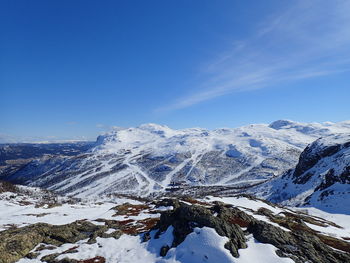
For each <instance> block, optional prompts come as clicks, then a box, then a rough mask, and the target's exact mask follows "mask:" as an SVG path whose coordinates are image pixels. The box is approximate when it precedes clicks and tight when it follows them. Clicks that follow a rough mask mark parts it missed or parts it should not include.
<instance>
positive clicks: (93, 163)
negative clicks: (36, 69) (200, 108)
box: [0, 120, 350, 263]
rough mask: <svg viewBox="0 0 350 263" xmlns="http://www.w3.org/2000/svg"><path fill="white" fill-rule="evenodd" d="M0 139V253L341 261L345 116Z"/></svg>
mask: <svg viewBox="0 0 350 263" xmlns="http://www.w3.org/2000/svg"><path fill="white" fill-rule="evenodd" d="M1 147H2V148H1V151H0V154H1V156H7V157H6V158H7V159H6V160H5V159H4V158H2V159H1V160H0V161H1V166H0V180H3V182H1V181H0V263H14V262H18V263H41V262H47V263H117V262H133V263H138V262H143V263H148V262H149V263H153V262H157V263H166V262H172V263H197V262H198V263H199V262H212V263H221V262H222V263H226V262H234V263H274V262H282V263H284V262H285V263H287V262H296V263H305V262H313V263H316V262H317V263H319V262H321V263H323V262H324V263H334V262H350V121H344V122H339V123H330V122H327V123H299V122H294V121H289V120H279V121H275V122H273V123H271V124H253V125H248V126H244V127H240V128H223V129H216V130H206V129H201V128H191V129H183V130H173V129H170V128H169V127H167V126H161V125H156V124H145V125H141V126H139V127H135V128H125V129H121V128H119V129H115V130H112V131H111V132H109V133H106V134H104V135H101V136H99V137H98V138H97V141H96V142H95V143H87V144H84V145H80V146H79V147H77V146H74V147H75V148H74V150H71V151H70V150H69V149H73V148H71V147H73V146H69V147H68V146H64V147H68V148H65V151H67V152H69V154H65V153H64V151H62V150H60V151H59V154H52V153H51V152H49V153H50V154H47V149H46V150H45V151H46V152H45V151H43V154H42V155H40V154H39V153H38V152H40V151H39V150H38V149H41V148H40V147H41V146H37V145H35V149H36V155H35V156H33V157H32V158H31V157H30V156H26V159H25V158H19V157H18V156H20V154H19V153H18V152H20V151H21V150H22V148H21V147H24V146H23V145H19V146H9V145H5V146H1ZM11 147H12V148H11ZM16 147H17V148H16ZM26 147H27V146H26ZM28 147H29V146H28ZM38 147H39V148H38ZM50 147H56V146H50ZM16 149H17V150H16ZM18 149H19V150H18ZM50 149H51V148H50ZM11 153H12V155H11ZM16 156H17V157H16ZM16 158H17V159H16ZM10 182H11V183H10ZM12 183H14V184H15V185H13V184H12ZM18 184H20V185H18Z"/></svg>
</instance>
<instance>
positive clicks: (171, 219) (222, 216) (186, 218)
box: [144, 200, 350, 263]
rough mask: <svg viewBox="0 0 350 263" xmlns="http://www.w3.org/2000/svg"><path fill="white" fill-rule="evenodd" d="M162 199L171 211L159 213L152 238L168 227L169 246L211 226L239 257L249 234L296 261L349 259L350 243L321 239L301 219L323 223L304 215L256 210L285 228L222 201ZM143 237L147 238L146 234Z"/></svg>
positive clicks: (330, 262) (331, 262)
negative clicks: (172, 236) (170, 228)
mask: <svg viewBox="0 0 350 263" xmlns="http://www.w3.org/2000/svg"><path fill="white" fill-rule="evenodd" d="M162 202H163V203H165V204H167V205H172V206H173V207H174V210H172V211H166V212H164V213H162V215H161V217H160V221H159V222H158V224H157V225H156V226H155V227H154V229H158V232H157V233H156V235H155V238H157V237H158V236H159V235H160V234H162V233H163V232H165V231H166V230H167V229H168V227H169V226H172V227H173V229H174V230H173V235H174V240H173V243H172V245H171V247H176V246H178V245H179V244H181V243H182V242H183V241H184V240H185V238H186V236H187V235H188V234H189V233H191V232H192V231H193V229H194V228H195V227H211V228H214V229H215V230H216V232H217V233H218V234H219V235H221V236H226V237H228V238H229V241H228V243H226V245H225V248H226V249H228V250H229V251H230V252H231V254H232V255H233V256H234V257H239V249H242V248H246V236H247V235H249V234H252V235H253V236H254V238H255V239H256V240H257V241H259V242H261V243H268V244H272V245H274V246H275V247H277V248H278V250H277V252H276V253H277V254H278V256H280V257H289V258H292V259H293V260H294V261H295V262H297V263H304V262H313V263H336V262H339V263H343V262H350V254H349V253H350V245H349V244H348V243H347V242H345V241H342V240H338V239H336V238H333V240H332V241H331V240H330V239H332V237H327V238H325V236H323V235H321V234H318V233H317V231H314V230H312V229H311V228H309V227H308V226H307V225H306V224H305V223H304V220H305V221H308V222H312V220H313V221H314V222H313V223H315V224H325V223H324V222H321V221H318V220H315V219H312V218H309V217H307V216H306V215H300V216H299V215H297V214H292V213H290V214H288V213H287V214H285V215H284V216H276V215H274V214H273V213H272V212H271V211H270V210H268V209H260V210H259V211H258V214H261V215H265V216H267V217H268V218H269V219H270V220H271V221H272V222H274V223H277V224H279V225H281V226H282V227H285V228H288V229H289V230H290V231H286V230H284V229H283V228H282V227H278V226H274V225H272V224H269V223H266V222H264V221H261V220H257V219H255V218H254V217H253V216H252V215H248V214H247V213H245V212H244V211H242V210H240V209H238V208H236V207H233V206H231V205H226V204H224V203H218V202H217V203H215V204H214V205H211V206H210V205H205V204H193V205H189V204H186V203H183V202H179V201H176V200H163V201H162ZM144 237H145V241H147V240H148V238H149V234H146V235H145V236H144ZM171 247H169V246H166V247H162V248H161V251H160V255H162V256H165V255H166V254H167V252H168V250H169V249H170V248H171ZM335 249H338V251H337V250H335ZM348 250H349V251H348ZM342 251H343V252H342Z"/></svg>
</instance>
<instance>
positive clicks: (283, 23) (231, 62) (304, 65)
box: [156, 0, 350, 112]
mask: <svg viewBox="0 0 350 263" xmlns="http://www.w3.org/2000/svg"><path fill="white" fill-rule="evenodd" d="M349 14H350V1H347V0H332V1H322V0H300V1H291V2H289V6H287V7H286V8H285V10H280V11H279V12H278V14H276V15H271V16H270V17H269V18H268V19H266V20H265V21H262V22H261V23H259V24H258V25H257V26H256V31H255V33H254V34H253V35H252V36H251V37H250V38H249V39H241V40H237V39H236V40H235V41H234V42H233V44H232V46H231V48H229V49H228V50H225V51H223V52H221V54H220V55H219V56H218V57H217V58H216V59H214V60H213V61H212V62H210V63H208V64H207V65H206V66H205V67H204V69H203V72H202V75H203V78H202V81H201V83H199V85H198V87H195V90H196V91H193V93H191V94H187V95H184V96H183V97H179V98H178V99H177V100H176V101H174V102H173V103H170V104H169V105H168V106H165V107H162V108H158V109H157V110H156V111H158V112H159V111H161V112H162V111H169V110H176V109H181V108H186V107H189V106H192V105H194V104H198V103H200V102H203V101H207V100H210V99H213V98H216V97H219V96H224V95H227V94H230V93H234V92H242V91H249V90H253V89H261V88H266V87H270V86H272V85H276V84H280V83H283V82H286V81H296V80H301V79H308V78H315V77H320V76H325V75H331V74H335V73H339V72H344V71H349V70H350V16H349Z"/></svg>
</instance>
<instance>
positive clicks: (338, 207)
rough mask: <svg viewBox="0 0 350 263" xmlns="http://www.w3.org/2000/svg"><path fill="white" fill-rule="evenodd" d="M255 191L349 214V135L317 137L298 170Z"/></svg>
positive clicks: (264, 195)
mask: <svg viewBox="0 0 350 263" xmlns="http://www.w3.org/2000/svg"><path fill="white" fill-rule="evenodd" d="M255 191H256V192H258V193H260V196H261V197H265V198H268V199H269V200H270V201H273V202H282V203H283V204H287V205H293V206H295V205H303V206H312V207H316V208H319V209H322V210H325V211H328V212H333V213H346V214H349V213H350V206H349V200H350V134H338V135H331V136H327V137H324V138H321V139H318V140H316V141H315V142H314V143H312V144H311V145H309V146H308V147H307V148H306V149H305V150H304V151H303V153H302V154H301V155H300V159H299V162H298V164H297V166H296V167H295V169H293V170H291V171H289V172H287V173H286V174H285V175H283V176H282V177H281V178H277V179H274V180H272V181H270V182H268V183H266V184H265V185H263V186H259V187H258V190H257V189H255Z"/></svg>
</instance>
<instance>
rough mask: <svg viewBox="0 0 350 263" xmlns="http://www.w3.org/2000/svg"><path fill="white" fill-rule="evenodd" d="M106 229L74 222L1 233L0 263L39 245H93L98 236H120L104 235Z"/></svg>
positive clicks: (10, 262) (24, 254) (33, 226)
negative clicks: (82, 243) (86, 240)
mask: <svg viewBox="0 0 350 263" xmlns="http://www.w3.org/2000/svg"><path fill="white" fill-rule="evenodd" d="M107 229H108V227H107V226H97V225H94V224H92V223H90V222H88V221H76V222H74V223H71V224H67V225H60V226H56V225H49V224H44V223H38V224H34V225H30V226H26V227H22V228H12V229H8V230H5V231H1V232H0V240H1V242H0V255H1V257H0V263H12V262H15V261H17V260H19V259H20V258H23V257H25V256H26V255H28V254H29V252H30V251H31V250H33V249H34V248H35V247H36V246H37V245H38V244H40V243H45V244H50V245H54V246H60V245H62V244H65V243H75V242H77V241H79V240H83V239H89V241H88V243H94V242H95V241H96V237H99V236H100V237H115V238H119V236H120V235H121V232H120V231H115V232H114V233H113V234H110V235H108V234H105V232H106V231H107ZM29 256H33V254H29ZM56 256H57V255H56ZM56 256H55V257H56Z"/></svg>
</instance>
